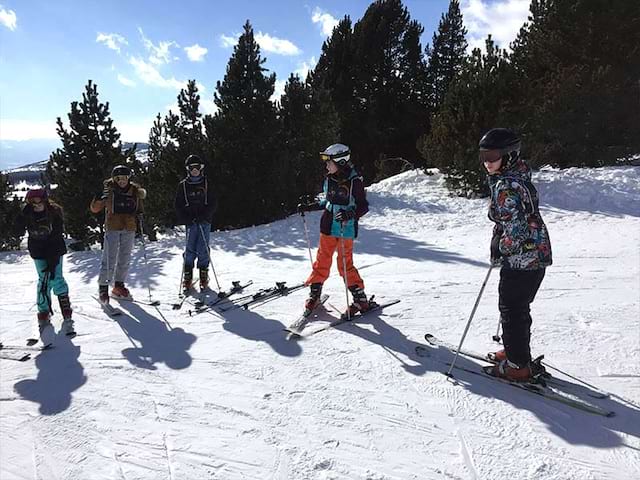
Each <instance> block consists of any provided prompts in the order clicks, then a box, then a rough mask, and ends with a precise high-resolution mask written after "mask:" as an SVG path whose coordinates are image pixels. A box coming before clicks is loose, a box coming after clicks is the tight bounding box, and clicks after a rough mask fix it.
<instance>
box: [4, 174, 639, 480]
mask: <svg viewBox="0 0 640 480" xmlns="http://www.w3.org/2000/svg"><path fill="white" fill-rule="evenodd" d="M535 182H536V184H537V186H538V188H539V190H540V195H541V198H542V213H543V216H544V218H545V220H546V222H547V224H548V226H549V231H550V235H551V239H552V242H553V249H554V262H555V264H554V265H553V266H552V267H550V268H549V269H548V272H547V276H546V278H545V280H544V282H543V285H542V288H541V290H540V292H539V294H538V297H537V299H536V301H535V303H534V305H533V311H532V315H533V318H534V324H533V333H532V347H533V351H534V353H537V354H540V353H544V354H545V355H546V360H547V361H548V362H549V363H551V364H552V365H555V366H558V367H561V368H563V369H565V370H566V371H567V372H570V373H572V374H574V375H577V376H580V377H581V378H583V379H585V380H587V381H588V382H590V383H593V384H595V385H597V386H599V387H601V388H603V389H605V390H607V391H609V392H612V394H613V395H612V398H611V399H605V400H593V401H594V402H595V403H598V404H601V405H603V406H606V407H607V408H610V409H612V410H615V412H616V414H617V416H616V417H614V418H603V417H599V416H596V415H593V414H589V413H584V412H581V411H578V410H575V409H572V408H570V407H567V406H565V405H561V404H558V403H554V402H551V401H548V400H545V399H543V398H540V397H538V396H535V395H533V394H530V393H527V392H523V391H520V390H517V389H515V388H513V387H511V386H509V385H502V384H499V383H498V382H495V381H493V380H491V379H487V378H482V377H480V376H477V375H471V374H468V373H466V372H463V371H460V372H457V373H456V378H457V380H458V383H457V384H456V383H454V382H452V381H450V380H448V379H447V378H446V377H445V376H444V375H443V374H442V372H443V371H445V370H446V368H447V367H446V365H445V362H446V361H450V360H451V358H452V357H451V356H450V355H448V354H447V353H446V352H443V351H439V350H437V349H434V350H433V357H432V358H431V357H430V358H421V357H417V356H416V355H415V352H414V349H415V346H416V345H418V344H424V341H423V335H424V333H426V332H430V333H433V334H435V335H436V336H438V337H440V338H442V339H443V340H446V341H449V342H451V343H454V344H457V343H458V341H459V339H460V336H461V334H462V332H463V329H464V326H465V324H466V322H467V320H468V317H469V314H470V312H471V309H472V306H473V303H474V301H475V299H476V297H477V294H478V291H479V288H480V285H481V283H482V280H483V279H484V277H485V275H486V271H487V268H488V264H487V260H488V254H489V239H490V234H491V224H490V222H489V221H488V220H487V217H486V200H469V199H464V198H458V197H452V196H450V195H449V194H448V193H447V191H446V190H445V189H444V187H443V178H442V177H441V175H439V174H438V173H434V174H433V175H425V174H424V173H421V172H417V171H411V172H406V173H404V174H401V175H398V176H396V177H393V178H389V179H387V180H385V181H383V182H380V183H379V184H376V185H373V186H372V187H370V188H369V189H368V196H369V200H370V202H371V212H370V213H369V214H368V215H367V216H366V217H365V218H364V219H363V221H362V224H361V234H360V238H359V240H358V242H357V244H356V249H355V250H356V256H355V260H356V265H357V266H358V267H359V269H360V272H361V274H362V275H363V277H364V279H365V282H366V287H367V288H366V290H367V292H368V293H369V294H376V298H377V299H378V300H379V301H383V300H390V299H395V298H401V299H402V302H401V303H400V304H398V305H395V306H393V307H390V308H389V309H388V310H385V311H384V313H382V314H380V315H372V316H369V317H365V318H363V319H362V320H361V321H360V322H357V323H354V324H346V325H341V326H339V327H337V328H333V329H329V330H326V331H324V332H322V333H319V334H317V335H314V336H311V337H309V338H307V339H305V340H300V341H291V340H289V341H287V340H286V332H284V331H283V326H285V325H288V324H289V323H291V322H292V321H293V320H295V319H296V318H297V316H298V315H299V314H300V313H301V310H302V305H303V302H304V299H305V297H306V291H305V290H301V291H299V292H297V293H294V294H292V295H291V296H289V297H286V298H283V299H281V300H278V301H274V302H272V303H268V304H266V305H264V306H262V307H259V308H256V309H255V310H251V311H243V310H234V311H230V312H227V313H224V314H219V313H215V312H214V313H203V314H200V315H195V316H191V317H190V316H188V315H187V310H188V309H189V308H192V307H191V306H190V305H188V304H185V306H184V307H183V308H182V310H179V311H175V310H172V309H171V306H170V304H171V303H172V302H173V301H174V300H175V298H176V294H177V290H178V280H179V278H180V268H181V255H180V254H181V250H182V245H183V242H184V238H183V237H182V236H180V235H176V236H174V237H166V238H163V239H162V240H161V241H159V242H157V243H153V244H147V247H146V250H147V256H148V259H149V263H148V265H145V262H144V260H143V255H142V250H141V248H140V247H138V249H137V251H136V252H135V253H134V258H133V264H132V268H131V271H130V279H129V286H130V287H131V289H132V292H133V294H134V295H135V297H136V298H138V299H139V300H146V299H147V297H148V296H147V284H149V285H150V286H151V289H152V291H153V296H154V297H155V298H158V299H160V300H162V302H163V304H162V305H161V306H160V307H158V308H157V309H156V308H154V307H149V306H145V305H140V304H132V303H125V302H121V303H120V305H119V307H120V308H121V310H123V312H124V315H122V316H120V317H118V318H114V319H110V318H108V317H107V316H106V315H105V314H104V313H103V312H102V310H101V309H100V307H99V305H98V304H97V302H96V301H95V300H94V299H92V298H91V295H95V294H96V292H97V273H98V265H99V261H100V252H99V251H97V250H94V251H91V252H76V253H71V254H69V255H67V256H65V259H64V271H65V276H66V278H67V280H68V281H69V283H70V288H71V300H72V303H73V306H74V308H75V319H76V327H77V331H78V332H79V335H78V336H77V337H76V338H74V339H73V340H68V339H66V338H63V337H60V336H59V337H58V338H57V343H56V347H55V349H53V350H51V351H46V352H43V353H40V354H37V352H33V354H34V357H35V359H34V360H30V361H28V362H26V363H18V362H13V361H8V360H0V400H1V402H0V409H1V420H0V478H2V480H13V479H27V478H28V479H47V480H49V479H78V480H85V479H110V480H111V479H127V480H129V479H154V480H156V479H224V480H235V479H324V480H328V479H371V480H390V479H538V480H546V479H549V480H550V479H563V480H567V479H576V480H577V479H580V480H585V479H598V480H602V479H615V480H624V479H638V478H640V409H639V408H638V407H637V406H634V404H635V405H638V404H640V325H639V323H640V305H639V301H640V248H639V245H640V167H619V168H603V169H568V170H561V171H559V170H549V169H546V170H543V171H541V172H538V173H537V174H536V175H535ZM306 218H307V221H308V224H309V230H310V236H311V239H312V244H313V245H314V246H315V245H316V242H317V238H318V223H319V213H314V214H310V215H308V216H307V217H306ZM211 244H212V247H213V249H212V256H213V259H214V262H215V266H216V273H217V275H218V277H219V279H220V282H221V284H222V287H223V288H228V287H229V286H230V284H231V281H232V280H248V279H253V281H254V285H253V286H252V287H251V290H250V291H255V290H256V289H257V288H264V287H268V286H271V285H272V284H273V282H275V281H276V280H278V281H287V282H289V284H294V283H298V282H300V281H303V280H304V279H305V278H306V276H307V275H308V273H309V268H310V266H309V258H308V252H307V249H306V240H305V235H304V228H303V224H302V221H301V218H300V217H299V216H292V217H290V218H288V219H286V220H283V221H279V222H275V223H273V224H270V225H263V226H258V227H255V228H247V229H244V230H239V231H232V232H221V233H217V232H214V233H213V234H212V240H211ZM0 261H1V263H0V269H1V272H0V273H1V279H2V283H1V288H0V313H1V317H0V332H1V334H2V335H1V339H2V341H3V342H5V344H22V342H24V339H25V338H26V337H27V336H29V335H30V334H31V333H32V332H33V330H34V329H35V326H36V320H35V316H36V315H35V305H34V300H35V289H36V287H35V271H34V267H33V264H32V261H31V259H30V258H29V256H28V254H27V253H26V252H24V251H22V252H18V253H5V254H2V256H0ZM497 279H498V274H497V272H496V273H495V274H493V275H492V277H491V278H490V279H489V284H488V286H487V289H486V291H485V295H484V297H483V298H482V300H481V302H480V306H479V308H478V310H477V313H476V316H475V318H474V320H473V323H472V325H471V328H470V331H469V334H468V336H467V340H466V342H465V347H467V348H469V349H475V350H480V351H491V350H495V349H497V348H498V346H497V345H496V344H495V343H493V342H492V340H491V336H492V335H493V334H494V333H495V330H496V326H497V319H498V315H497ZM214 286H215V283H214ZM325 292H326V293H329V294H330V295H331V298H330V299H329V302H330V303H331V304H333V305H335V306H337V307H338V308H340V309H342V308H344V305H345V301H346V300H345V296H344V287H343V284H342V282H341V280H340V277H339V276H338V275H337V273H336V271H335V266H334V270H333V274H332V277H331V278H330V279H329V281H328V282H327V283H326V286H325ZM113 303H114V304H117V302H115V301H114V302H113ZM54 308H55V309H56V310H57V302H56V304H55V307H54ZM335 317H336V313H335V312H334V311H333V310H331V307H329V308H328V310H321V311H320V312H319V315H318V317H317V318H316V319H315V320H314V321H315V325H314V323H311V324H310V326H309V327H307V328H309V329H311V328H312V327H314V326H316V325H320V324H325V323H326V322H327V321H330V320H331V319H332V318H335ZM59 322H60V315H59V314H56V315H55V317H54V323H55V324H56V325H59ZM458 363H459V364H460V365H462V366H466V367H472V366H473V363H472V362H471V361H469V360H466V359H464V358H460V359H459V360H458Z"/></svg>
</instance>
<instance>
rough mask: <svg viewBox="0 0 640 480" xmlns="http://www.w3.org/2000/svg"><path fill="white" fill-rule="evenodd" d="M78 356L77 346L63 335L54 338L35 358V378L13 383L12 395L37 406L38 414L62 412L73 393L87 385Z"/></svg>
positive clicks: (78, 349)
mask: <svg viewBox="0 0 640 480" xmlns="http://www.w3.org/2000/svg"><path fill="white" fill-rule="evenodd" d="M79 356H80V347H79V346H77V345H74V344H73V342H72V341H71V340H70V339H69V338H68V337H67V336H66V335H58V336H57V337H56V341H55V347H54V348H52V349H51V350H45V351H43V352H41V353H39V354H38V355H37V356H36V358H35V364H36V368H37V369H38V374H37V377H36V378H35V379H28V380H21V381H19V382H17V383H16V384H15V385H14V387H13V388H14V390H15V392H16V393H17V394H18V395H20V396H21V397H22V398H23V399H24V400H28V401H30V402H36V403H39V404H40V408H39V412H40V414H42V415H56V414H58V413H61V412H63V411H65V410H66V409H68V408H69V406H70V405H71V398H72V394H73V392H74V391H76V390H78V389H79V388H80V387H82V386H83V385H84V384H85V383H86V382H87V377H86V375H85V374H84V368H83V367H82V364H81V363H80V362H79V361H78V357H79Z"/></svg>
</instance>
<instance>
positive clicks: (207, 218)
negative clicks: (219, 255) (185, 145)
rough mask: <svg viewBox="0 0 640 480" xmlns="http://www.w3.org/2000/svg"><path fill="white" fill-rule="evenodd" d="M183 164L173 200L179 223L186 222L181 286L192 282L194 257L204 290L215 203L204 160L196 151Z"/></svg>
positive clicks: (186, 288)
mask: <svg viewBox="0 0 640 480" xmlns="http://www.w3.org/2000/svg"><path fill="white" fill-rule="evenodd" d="M184 166H185V168H186V170H187V176H186V178H185V179H184V180H182V181H181V182H180V183H179V184H178V190H177V191H176V198H175V202H174V205H175V209H176V214H177V217H178V223H180V224H182V225H185V226H186V232H187V244H186V246H185V251H184V255H183V277H182V289H183V291H184V292H188V291H189V290H190V289H191V287H192V286H193V267H194V264H195V263H196V259H197V265H198V270H199V271H200V290H201V291H204V290H206V289H207V288H209V234H210V232H211V222H212V219H213V214H214V212H215V210H216V206H217V204H216V200H215V197H214V195H213V188H211V186H210V185H209V179H208V178H207V176H206V175H205V163H204V162H203V160H202V159H201V158H200V157H199V156H198V155H189V156H188V157H187V159H186V160H185V162H184Z"/></svg>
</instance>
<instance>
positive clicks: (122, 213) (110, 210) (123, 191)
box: [90, 178, 147, 232]
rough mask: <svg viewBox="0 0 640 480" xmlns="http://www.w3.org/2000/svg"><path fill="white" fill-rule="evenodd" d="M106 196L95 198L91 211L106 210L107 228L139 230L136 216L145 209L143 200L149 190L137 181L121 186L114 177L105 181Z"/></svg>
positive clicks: (111, 229)
mask: <svg viewBox="0 0 640 480" xmlns="http://www.w3.org/2000/svg"><path fill="white" fill-rule="evenodd" d="M103 183H104V191H105V192H107V195H106V197H105V198H100V199H98V198H94V199H93V200H92V201H91V206H90V208H91V211H92V212H93V213H100V212H101V211H102V210H103V209H104V210H105V222H104V224H105V230H106V231H108V232H109V231H120V230H128V231H130V232H135V231H136V230H137V224H136V216H137V215H138V214H139V213H142V212H143V211H144V208H143V200H144V199H145V198H146V196H147V191H146V190H145V189H144V188H142V187H141V186H140V185H138V184H136V183H133V182H131V183H129V185H127V186H126V187H125V188H120V187H119V186H118V184H117V183H115V182H114V181H113V179H111V178H108V179H106V180H105V181H104V182H103Z"/></svg>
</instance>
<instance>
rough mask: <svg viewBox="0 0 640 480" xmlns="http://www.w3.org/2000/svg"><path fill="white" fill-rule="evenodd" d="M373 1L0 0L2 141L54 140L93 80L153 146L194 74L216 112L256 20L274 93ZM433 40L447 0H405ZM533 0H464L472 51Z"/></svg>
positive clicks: (508, 26)
mask: <svg viewBox="0 0 640 480" xmlns="http://www.w3.org/2000/svg"><path fill="white" fill-rule="evenodd" d="M369 4H370V2H369V1H365V0H343V1H339V0H318V1H312V2H309V3H307V2H305V1H294V0H271V1H259V0H254V1H250V0H234V1H227V0H219V1H213V0H211V1H206V0H182V1H180V2H177V1H175V2H172V1H167V0H155V1H153V0H102V1H95V0H0V140H24V139H32V138H57V137H56V133H55V119H56V117H58V116H61V117H62V118H63V120H65V121H66V115H67V113H68V112H69V104H70V102H71V101H74V100H80V99H81V97H82V92H83V89H84V85H85V84H86V83H87V80H88V79H92V80H93V81H94V82H95V83H97V85H98V92H99V94H100V98H101V99H102V100H103V101H109V103H110V108H111V114H112V117H113V119H114V122H115V125H116V127H117V128H118V130H119V131H120V132H121V133H122V138H123V140H128V141H143V142H144V141H146V140H147V137H148V133H149V128H150V126H151V123H152V121H153V118H154V117H155V116H156V114H157V113H161V114H163V115H164V114H165V113H166V112H167V111H168V110H169V109H170V108H173V110H174V111H175V110H176V96H177V94H178V92H179V90H180V88H181V87H182V86H183V85H184V84H185V82H186V81H187V80H188V79H196V81H197V82H198V85H199V86H200V87H201V97H202V110H203V111H204V112H205V113H212V112H213V109H214V105H213V92H214V89H215V84H216V81H218V80H222V78H223V77H224V73H225V68H226V65H227V62H228V60H229V57H230V55H231V53H232V50H233V44H234V42H235V40H236V38H237V35H239V33H240V32H241V31H242V26H243V24H244V22H245V21H246V20H247V19H248V20H250V22H251V24H252V25H253V28H254V32H255V34H256V39H257V40H258V43H259V44H260V46H261V50H262V55H263V56H264V57H266V58H267V63H266V65H265V66H266V67H267V68H268V69H269V70H271V71H274V72H275V73H276V75H277V79H278V85H277V90H278V91H281V89H282V87H283V84H284V81H285V80H286V78H287V77H288V76H289V74H290V73H291V72H297V73H300V74H301V76H303V77H304V75H305V74H306V71H307V70H308V69H309V68H313V66H314V65H315V63H316V62H317V59H318V57H319V54H320V49H321V47H322V42H323V41H324V40H325V39H326V38H327V36H328V35H329V33H330V31H331V28H332V26H333V25H334V24H335V23H337V21H338V20H339V19H341V18H342V17H343V16H344V15H345V14H347V15H350V16H351V19H352V21H354V23H355V21H357V20H359V19H360V18H361V17H362V15H363V14H364V12H365V10H366V9H367V7H368V6H369ZM404 4H405V5H406V6H407V8H408V9H409V12H410V14H411V17H412V18H413V19H416V20H418V21H419V22H420V23H421V24H422V25H423V26H424V28H425V34H424V36H423V46H424V45H425V44H426V43H427V42H430V40H431V37H432V35H433V32H434V30H435V29H436V28H437V26H438V22H439V20H440V16H441V15H442V13H443V12H445V11H446V9H447V7H448V4H449V0H405V1H404ZM528 4H529V2H528V0H461V7H462V10H463V15H464V18H465V24H466V26H467V29H468V30H469V35H468V41H469V42H470V44H471V45H472V46H478V45H481V44H482V42H483V39H484V38H485V37H486V35H487V34H488V33H492V34H493V35H494V38H495V39H496V40H497V41H498V43H500V44H501V45H502V46H504V47H506V46H507V45H508V43H509V42H510V41H511V40H513V38H514V37H515V35H516V33H517V31H518V29H519V28H520V26H521V25H522V22H524V21H525V20H526V17H527V12H528Z"/></svg>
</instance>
